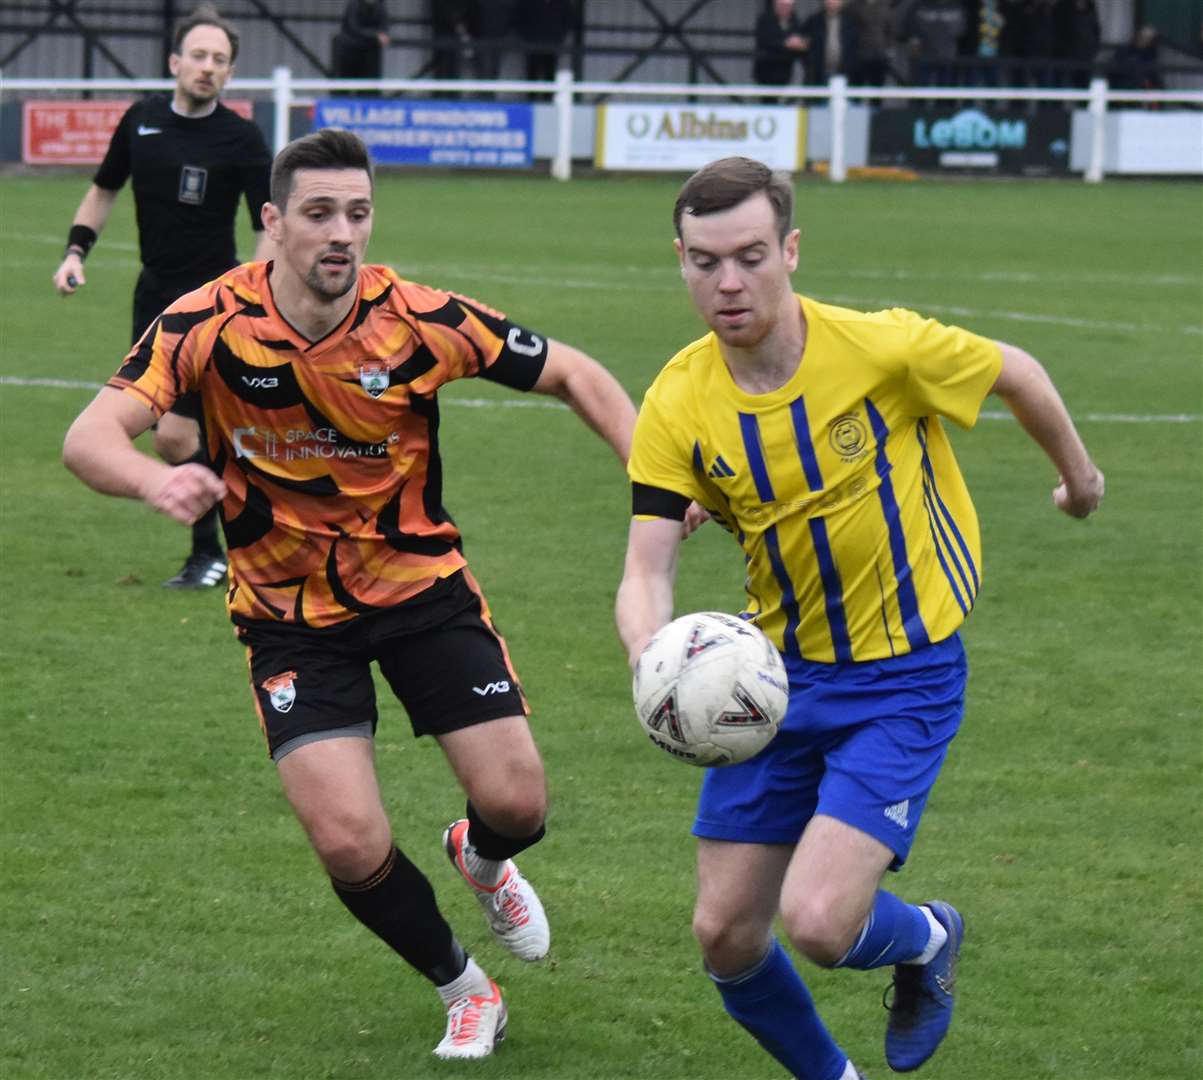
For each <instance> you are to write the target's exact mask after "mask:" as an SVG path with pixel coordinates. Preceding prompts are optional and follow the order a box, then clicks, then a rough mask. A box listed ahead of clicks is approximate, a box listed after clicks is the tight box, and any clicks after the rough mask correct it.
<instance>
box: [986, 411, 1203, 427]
mask: <svg viewBox="0 0 1203 1080" xmlns="http://www.w3.org/2000/svg"><path fill="white" fill-rule="evenodd" d="M978 416H979V417H981V419H983V420H1014V419H1015V417H1014V416H1012V415H1011V414H1010V413H1009V412H993V411H987V410H985V409H983V410H982V411H981V412H980V413H978ZM1074 419H1075V420H1077V421H1079V422H1084V421H1088V420H1089V421H1092V422H1095V423H1100V424H1197V423H1199V421H1200V420H1203V414H1200V413H1160V414H1157V413H1094V412H1091V413H1075V414H1074Z"/></svg>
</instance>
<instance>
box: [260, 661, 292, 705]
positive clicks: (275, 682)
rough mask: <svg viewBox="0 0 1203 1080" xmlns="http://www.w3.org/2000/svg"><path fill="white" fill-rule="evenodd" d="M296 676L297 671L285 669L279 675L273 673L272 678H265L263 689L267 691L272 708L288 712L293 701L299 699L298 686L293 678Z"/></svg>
mask: <svg viewBox="0 0 1203 1080" xmlns="http://www.w3.org/2000/svg"><path fill="white" fill-rule="evenodd" d="M296 677H297V673H296V672H295V671H283V672H281V673H280V674H279V675H273V676H272V677H271V678H270V679H264V680H263V689H264V690H266V691H267V696H268V697H269V698H270V699H271V703H272V708H273V709H275V710H276V712H280V713H285V712H288V710H289V709H291V708H292V705H293V702H294V701H296V700H297V688H296V687H295V686H293V679H295V678H296Z"/></svg>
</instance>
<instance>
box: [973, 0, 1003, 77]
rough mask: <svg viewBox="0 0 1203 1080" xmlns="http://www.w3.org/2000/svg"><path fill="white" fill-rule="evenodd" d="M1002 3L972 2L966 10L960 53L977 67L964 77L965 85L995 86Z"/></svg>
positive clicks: (1000, 37) (1001, 23) (990, 0)
mask: <svg viewBox="0 0 1203 1080" xmlns="http://www.w3.org/2000/svg"><path fill="white" fill-rule="evenodd" d="M1004 3H1005V0H973V2H972V3H971V4H970V5H969V7H968V9H967V10H968V12H969V15H970V19H969V26H968V27H967V28H966V31H965V50H964V51H965V53H966V54H967V55H969V56H973V57H976V58H977V66H976V67H974V68H973V69H971V70H970V71H969V72H968V73H967V74H968V77H967V79H966V82H967V83H969V84H971V85H973V86H997V85H998V81H999V80H998V75H999V71H998V68H999V56H1000V55H1001V53H1002V36H1003V28H1004V27H1005V26H1006V24H1007V16H1006V14H1005V13H1004Z"/></svg>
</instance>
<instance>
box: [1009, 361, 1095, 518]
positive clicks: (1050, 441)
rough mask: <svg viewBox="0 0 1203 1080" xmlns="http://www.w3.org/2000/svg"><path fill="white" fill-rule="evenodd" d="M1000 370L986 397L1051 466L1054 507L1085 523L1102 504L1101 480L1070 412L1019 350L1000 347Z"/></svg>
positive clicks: (1037, 365) (1050, 383)
mask: <svg viewBox="0 0 1203 1080" xmlns="http://www.w3.org/2000/svg"><path fill="white" fill-rule="evenodd" d="M998 344H999V347H1000V348H1001V349H1002V358H1003V359H1002V369H1001V371H1000V372H999V374H998V378H997V379H996V380H995V382H994V386H993V387H992V388H991V390H990V392H991V393H992V394H996V395H997V396H998V397H1000V398H1002V400H1003V401H1004V402H1005V403H1006V405H1007V407H1008V408H1009V409H1010V410H1011V412H1013V413H1014V414H1015V419H1017V420H1018V421H1019V423H1020V424H1021V425H1022V426H1023V429H1024V430H1025V431H1026V432H1027V433H1028V434H1029V435H1030V436H1031V437H1032V438H1033V440H1035V442H1036V443H1037V444H1038V445H1039V446H1040V447H1041V449H1042V450H1044V452H1045V453H1046V454H1047V455H1048V457H1049V460H1050V461H1052V463H1053V465H1054V466H1056V469H1057V473H1058V477H1059V479H1058V483H1057V487H1056V488H1055V489H1054V490H1053V502H1054V503H1055V504H1056V506H1057V508H1058V509H1059V510H1062V511H1064V512H1065V513H1067V514H1069V516H1070V517H1076V518H1084V517H1086V516H1087V515H1089V514H1091V513H1093V512H1094V511H1095V510H1097V509H1098V508H1099V504H1100V503H1101V502H1102V500H1103V474H1102V473H1101V472H1100V471H1099V469H1098V467H1097V466H1096V465H1095V463H1094V462H1093V461H1092V460H1091V458H1090V454H1089V453H1087V451H1086V447H1085V445H1084V444H1083V442H1082V440H1081V438H1080V437H1079V435H1078V432H1077V429H1076V428H1075V427H1074V423H1073V420H1072V419H1071V418H1070V415H1069V411H1068V410H1067V409H1066V408H1065V403H1064V402H1063V401H1062V400H1061V395H1060V394H1059V393H1057V388H1056V387H1055V386H1054V385H1053V381H1052V379H1050V378H1049V375H1048V372H1047V371H1045V370H1044V368H1043V366H1042V365H1041V364H1040V363H1039V361H1037V360H1036V359H1035V357H1033V356H1031V355H1029V354H1028V353H1026V352H1024V350H1023V349H1020V348H1017V347H1016V346H1014V345H1008V344H1006V343H1005V342H1001V341H1000V342H999V343H998Z"/></svg>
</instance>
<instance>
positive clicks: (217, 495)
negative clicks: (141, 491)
mask: <svg viewBox="0 0 1203 1080" xmlns="http://www.w3.org/2000/svg"><path fill="white" fill-rule="evenodd" d="M225 494H226V485H225V481H224V480H222V479H221V477H220V476H218V475H217V474H216V473H215V472H213V470H212V469H209V468H206V467H205V466H204V465H197V464H196V463H195V462H192V463H188V464H185V465H176V466H175V467H174V468H169V469H168V470H167V472H166V473H165V474H164V479H163V480H162V482H161V483H159V484H158V485H157V486H156V487H154V488H153V489H152V490H151V491H150V493H149V494H147V495H146V496H145V497H144V500H143V501H144V502H145V503H146V504H147V505H148V506H150V507H151V508H152V509H154V510H158V511H159V513H160V514H166V515H167V516H168V517H169V518H174V519H175V520H176V521H178V522H179V523H180V524H181V525H191V524H192V523H193V522H194V521H196V520H197V519H198V518H199V517H201V515H202V514H204V513H205V511H207V510H208V509H209V508H210V507H211V506H213V504H214V503H216V502H217V501H218V500H219V499H222V498H224V497H225Z"/></svg>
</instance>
